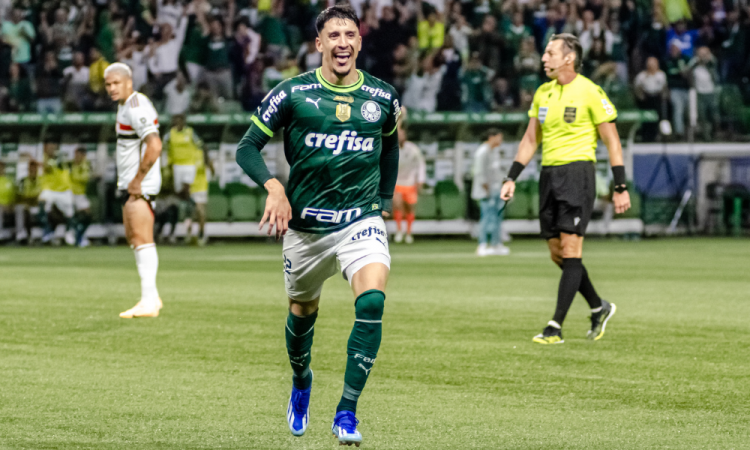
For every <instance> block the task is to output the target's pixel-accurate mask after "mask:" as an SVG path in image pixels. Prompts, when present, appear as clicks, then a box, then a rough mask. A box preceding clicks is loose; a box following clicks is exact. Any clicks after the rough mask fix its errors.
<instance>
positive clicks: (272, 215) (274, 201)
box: [258, 178, 292, 239]
mask: <svg viewBox="0 0 750 450" xmlns="http://www.w3.org/2000/svg"><path fill="white" fill-rule="evenodd" d="M265 188H266V190H267V191H268V198H267V199H266V209H265V211H264V212H263V218H262V219H261V220H260V226H259V227H258V228H259V229H260V230H262V229H263V225H265V224H266V221H268V235H269V236H270V235H271V233H272V232H273V229H274V226H275V227H276V239H279V238H280V237H281V236H284V235H286V232H287V230H288V229H289V221H290V220H292V206H291V205H290V204H289V200H288V199H287V198H286V192H284V186H282V184H281V183H279V181H278V180H277V179H275V178H272V179H270V180H268V181H267V182H266V184H265Z"/></svg>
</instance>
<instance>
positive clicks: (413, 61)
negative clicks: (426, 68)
mask: <svg viewBox="0 0 750 450" xmlns="http://www.w3.org/2000/svg"><path fill="white" fill-rule="evenodd" d="M415 50H416V51H415ZM418 51H419V50H418V49H414V48H410V47H409V46H407V45H405V44H399V45H397V46H396V48H395V49H394V50H393V87H395V88H396V90H397V91H398V92H400V93H401V94H403V92H404V90H405V89H406V84H407V83H408V81H409V78H411V76H412V74H413V73H414V72H416V71H417V66H418V65H419V60H418Z"/></svg>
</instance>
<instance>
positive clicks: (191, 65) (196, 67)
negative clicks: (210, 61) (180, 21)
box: [181, 2, 206, 87]
mask: <svg viewBox="0 0 750 450" xmlns="http://www.w3.org/2000/svg"><path fill="white" fill-rule="evenodd" d="M196 8H198V6H196V2H193V3H191V4H190V6H189V7H188V9H187V10H186V12H189V13H190V15H189V19H188V27H187V31H186V33H185V34H186V36H185V41H184V42H183V47H182V54H181V57H182V59H184V60H185V69H186V70H187V75H188V78H189V79H190V84H191V85H192V86H193V87H196V86H197V85H198V83H200V82H201V81H203V73H204V72H205V70H206V69H205V67H204V66H203V64H204V63H205V59H206V46H205V45H204V42H203V30H202V29H201V26H200V24H199V23H198V20H197V17H196V14H195V9H196Z"/></svg>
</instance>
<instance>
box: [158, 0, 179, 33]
mask: <svg viewBox="0 0 750 450" xmlns="http://www.w3.org/2000/svg"><path fill="white" fill-rule="evenodd" d="M184 9H185V7H184V6H183V5H182V3H180V2H178V1H177V0H156V23H160V24H161V23H167V24H169V25H170V26H171V27H172V28H173V29H174V28H177V27H178V26H179V22H180V18H181V17H182V13H183V11H184Z"/></svg>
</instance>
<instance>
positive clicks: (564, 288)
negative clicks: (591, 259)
mask: <svg viewBox="0 0 750 450" xmlns="http://www.w3.org/2000/svg"><path fill="white" fill-rule="evenodd" d="M562 269H563V273H562V277H560V285H559V287H558V289H557V308H556V309H555V316H554V317H553V318H552V320H554V321H555V322H557V323H558V324H560V326H562V323H563V321H564V320H565V315H567V314H568V310H569V309H570V305H571V304H572V303H573V298H575V296H576V292H578V288H579V287H580V285H581V277H582V276H583V264H582V263H581V258H563V264H562Z"/></svg>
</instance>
